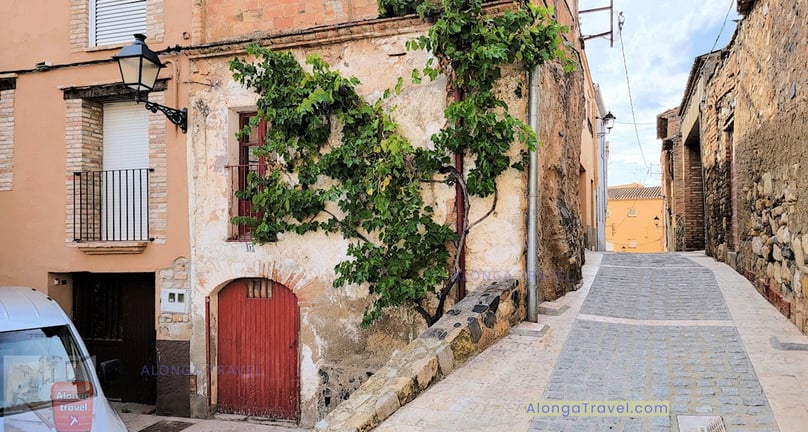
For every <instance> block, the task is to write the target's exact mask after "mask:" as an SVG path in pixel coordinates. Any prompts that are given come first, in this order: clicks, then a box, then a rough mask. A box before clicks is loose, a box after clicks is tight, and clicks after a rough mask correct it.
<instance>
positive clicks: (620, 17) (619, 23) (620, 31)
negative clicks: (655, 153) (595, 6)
mask: <svg viewBox="0 0 808 432" xmlns="http://www.w3.org/2000/svg"><path fill="white" fill-rule="evenodd" d="M733 1H734V0H733ZM625 22H626V18H625V17H624V16H623V12H622V11H621V12H620V13H619V14H618V15H617V34H618V35H619V36H620V52H622V53H623V69H625V71H626V87H628V101H629V103H630V104H631V118H632V119H633V123H634V134H635V135H636V136H637V147H639V148H640V156H642V163H643V165H645V167H646V168H648V171H649V172H650V171H651V167H650V166H648V162H647V161H646V160H645V152H644V151H643V150H642V142H641V140H640V129H639V128H638V127H637V114H636V112H635V110H634V98H633V97H632V95H631V81H630V80H629V75H628V62H627V61H626V45H625V44H624V43H623V23H625Z"/></svg>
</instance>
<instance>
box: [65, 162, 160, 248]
mask: <svg viewBox="0 0 808 432" xmlns="http://www.w3.org/2000/svg"><path fill="white" fill-rule="evenodd" d="M153 171H154V170H153V169H150V168H142V169H123V170H110V171H84V172H74V173H73V239H74V241H76V242H127V241H128V242H131V241H151V240H153V239H152V238H150V237H149V173H150V172H153Z"/></svg>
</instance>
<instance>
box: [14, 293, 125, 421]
mask: <svg viewBox="0 0 808 432" xmlns="http://www.w3.org/2000/svg"><path fill="white" fill-rule="evenodd" d="M0 369H1V370H2V379H0V432H11V431H14V432H17V431H20V432H22V431H24V432H40V431H42V432H46V431H47V432H53V431H56V432H97V431H104V432H107V431H110V432H126V426H125V425H124V423H123V421H122V420H121V418H120V416H118V414H117V413H116V412H115V410H113V409H112V407H111V406H110V405H109V402H107V399H106V398H105V397H104V393H103V392H102V391H101V385H100V383H99V382H98V377H97V376H96V373H95V369H94V367H93V362H92V360H91V359H90V356H89V354H88V353H87V348H86V347H85V346H84V342H82V340H81V338H80V337H79V335H78V332H77V331H76V328H75V327H74V326H73V323H72V322H71V321H70V319H69V318H68V317H67V315H66V314H65V313H64V311H63V310H62V308H61V307H60V306H59V305H58V304H57V303H56V301H54V300H53V299H51V298H50V297H48V296H46V295H45V294H42V293H40V292H38V291H36V290H34V289H31V288H22V287H0Z"/></svg>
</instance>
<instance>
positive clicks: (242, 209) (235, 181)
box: [228, 164, 268, 240]
mask: <svg viewBox="0 0 808 432" xmlns="http://www.w3.org/2000/svg"><path fill="white" fill-rule="evenodd" d="M228 168H230V179H231V182H230V196H231V198H232V200H233V203H232V206H231V210H230V213H231V215H232V216H233V217H236V216H241V217H247V218H254V219H261V218H262V217H263V215H264V212H262V211H260V210H256V209H254V208H253V204H252V197H251V196H249V197H242V198H240V197H239V196H243V195H241V194H242V193H245V191H248V190H250V188H251V185H250V180H249V179H250V177H257V176H264V175H266V173H267V171H268V167H267V165H266V164H248V165H229V166H228ZM252 187H254V188H256V189H255V190H254V191H255V192H257V191H259V190H260V186H254V185H253V186H252ZM230 239H231V240H250V239H252V226H250V225H249V224H247V223H243V222H241V221H234V222H233V223H232V224H231V226H230Z"/></svg>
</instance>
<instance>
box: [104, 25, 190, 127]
mask: <svg viewBox="0 0 808 432" xmlns="http://www.w3.org/2000/svg"><path fill="white" fill-rule="evenodd" d="M112 58H114V59H115V60H117V61H118V67H119V68H120V70H121V79H123V83H124V85H126V86H127V87H129V88H130V89H132V90H134V91H135V101H136V102H138V103H140V102H144V103H145V104H146V109H147V110H149V111H151V112H153V113H156V112H157V111H160V112H162V113H163V114H165V116H166V117H167V118H168V120H169V121H170V122H171V123H174V124H175V125H177V126H179V127H180V129H181V130H182V133H186V132H187V131H188V109H187V108H183V109H181V110H178V109H174V108H170V107H167V106H165V105H160V104H158V103H154V102H149V101H148V99H146V98H145V97H144V95H146V94H148V93H149V92H150V91H152V90H153V89H154V84H155V83H156V82H157V75H159V74H160V69H162V68H164V67H165V65H164V64H163V63H162V62H161V61H160V57H158V56H157V54H156V53H155V52H154V51H152V50H150V49H149V47H148V46H147V45H146V36H145V35H142V34H136V35H135V41H134V42H133V43H132V45H129V46H126V47H123V48H122V49H121V51H120V52H119V53H118V55H116V56H113V57H112Z"/></svg>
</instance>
